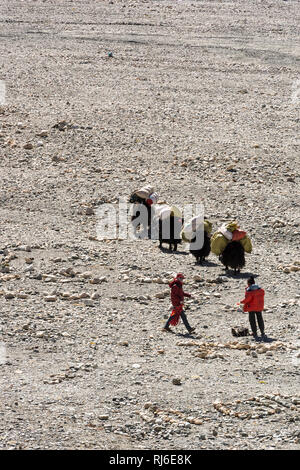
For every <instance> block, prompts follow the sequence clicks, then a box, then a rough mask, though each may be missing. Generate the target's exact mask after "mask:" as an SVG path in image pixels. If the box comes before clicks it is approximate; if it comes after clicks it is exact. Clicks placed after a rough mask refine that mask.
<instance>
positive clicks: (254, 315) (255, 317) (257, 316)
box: [249, 312, 265, 336]
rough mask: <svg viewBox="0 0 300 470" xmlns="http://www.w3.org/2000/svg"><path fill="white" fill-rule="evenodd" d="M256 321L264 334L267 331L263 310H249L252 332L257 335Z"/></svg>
mask: <svg viewBox="0 0 300 470" xmlns="http://www.w3.org/2000/svg"><path fill="white" fill-rule="evenodd" d="M256 321H257V323H258V327H259V329H260V332H261V334H262V335H263V334H264V331H265V325H264V320H263V317H262V313H261V312H249V323H250V326H251V330H252V333H253V335H254V336H256V335H257V324H256Z"/></svg>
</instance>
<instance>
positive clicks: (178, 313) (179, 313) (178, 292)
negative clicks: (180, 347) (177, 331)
mask: <svg viewBox="0 0 300 470" xmlns="http://www.w3.org/2000/svg"><path fill="white" fill-rule="evenodd" d="M183 279H184V275H183V274H182V273H178V274H177V275H176V277H175V278H174V279H173V281H171V282H170V283H169V287H170V288H171V302H172V305H173V310H172V313H171V315H170V317H169V318H168V320H167V323H166V324H165V326H164V329H163V330H164V331H171V329H170V327H169V325H172V326H176V325H178V323H179V320H180V318H181V319H182V321H183V324H184V326H185V327H186V329H187V330H188V332H189V333H193V332H194V331H195V330H196V328H192V327H191V326H190V324H189V322H188V319H187V317H186V314H185V312H184V310H183V300H184V297H191V294H188V293H187V292H184V291H183Z"/></svg>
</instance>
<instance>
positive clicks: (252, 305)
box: [240, 276, 265, 339]
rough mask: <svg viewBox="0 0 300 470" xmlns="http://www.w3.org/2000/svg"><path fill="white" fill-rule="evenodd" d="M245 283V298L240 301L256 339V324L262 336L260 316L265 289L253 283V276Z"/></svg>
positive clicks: (263, 332)
mask: <svg viewBox="0 0 300 470" xmlns="http://www.w3.org/2000/svg"><path fill="white" fill-rule="evenodd" d="M247 284H248V287H247V288H246V291H245V298H244V299H243V300H241V301H240V303H241V304H244V306H243V310H244V312H249V323H250V327H251V331H252V334H253V336H254V338H255V339H257V324H258V328H259V330H260V332H261V336H262V338H264V337H265V325H264V320H263V316H262V311H263V309H264V296H265V291H264V289H262V288H261V287H259V286H258V285H257V284H255V280H254V277H253V276H251V277H249V279H248V281H247Z"/></svg>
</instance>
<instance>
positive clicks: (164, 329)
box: [162, 326, 171, 331]
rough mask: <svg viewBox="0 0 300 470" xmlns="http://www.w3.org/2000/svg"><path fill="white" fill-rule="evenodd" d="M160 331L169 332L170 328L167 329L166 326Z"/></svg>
mask: <svg viewBox="0 0 300 470" xmlns="http://www.w3.org/2000/svg"><path fill="white" fill-rule="evenodd" d="M162 331H171V328H169V327H168V326H167V327H165V328H163V329H162Z"/></svg>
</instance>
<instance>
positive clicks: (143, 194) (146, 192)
mask: <svg viewBox="0 0 300 470" xmlns="http://www.w3.org/2000/svg"><path fill="white" fill-rule="evenodd" d="M129 202H130V203H131V204H133V207H132V208H131V210H130V213H131V222H132V224H133V225H134V234H135V236H136V237H137V238H146V237H150V236H151V225H152V218H153V213H152V210H151V208H152V207H154V205H155V204H156V203H157V202H158V194H157V193H156V192H154V188H153V187H152V186H150V185H147V186H143V187H142V188H140V189H137V190H135V191H133V193H132V194H131V196H130V198H129Z"/></svg>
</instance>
